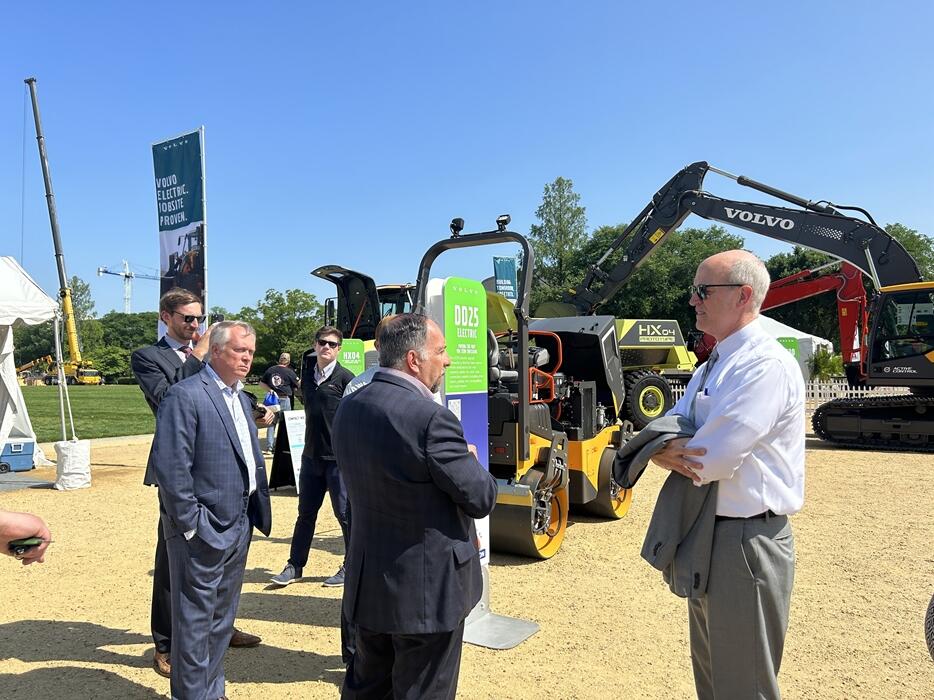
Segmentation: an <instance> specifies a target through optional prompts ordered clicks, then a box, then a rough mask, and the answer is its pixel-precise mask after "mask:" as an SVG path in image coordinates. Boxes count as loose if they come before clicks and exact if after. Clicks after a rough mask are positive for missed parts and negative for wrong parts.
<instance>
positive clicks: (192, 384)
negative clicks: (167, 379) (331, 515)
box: [148, 370, 272, 549]
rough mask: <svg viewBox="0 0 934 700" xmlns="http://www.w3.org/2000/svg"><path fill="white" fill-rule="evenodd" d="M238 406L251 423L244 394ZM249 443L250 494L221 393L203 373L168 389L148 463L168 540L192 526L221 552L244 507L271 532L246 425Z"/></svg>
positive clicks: (255, 443)
mask: <svg viewBox="0 0 934 700" xmlns="http://www.w3.org/2000/svg"><path fill="white" fill-rule="evenodd" d="M240 405H241V406H242V408H243V412H244V415H245V416H247V422H248V423H250V418H249V416H250V410H251V409H250V402H249V400H248V399H247V398H246V397H245V396H244V395H243V392H240ZM250 444H251V447H252V449H253V460H254V462H255V463H256V491H255V492H254V493H253V495H252V496H249V490H248V489H249V477H248V475H247V471H246V458H245V457H244V454H243V450H242V448H241V447H240V439H239V437H238V436H237V429H236V427H235V426H234V422H233V418H231V416H230V410H229V409H228V408H227V404H226V402H225V401H224V397H223V395H222V393H221V390H220V389H219V388H218V386H217V383H216V382H215V381H214V379H213V378H212V377H211V376H210V375H209V374H208V373H207V370H202V371H201V372H199V373H198V374H197V375H195V376H194V377H189V378H188V379H183V380H182V381H180V382H179V383H178V384H175V385H174V386H172V387H171V388H170V389H169V390H168V391H167V392H166V394H165V396H164V397H163V398H162V402H161V404H160V405H159V413H158V414H157V416H156V435H155V437H154V438H153V443H152V451H151V452H150V454H149V466H148V468H149V469H152V470H153V473H154V474H155V475H156V481H157V483H158V486H159V498H160V502H161V504H162V508H163V509H164V515H163V517H162V527H163V529H164V531H165V538H166V539H169V538H170V537H174V536H176V535H183V533H185V532H187V531H189V530H197V531H198V534H197V536H198V537H199V538H200V539H202V540H203V541H204V542H206V543H207V544H209V545H210V546H212V547H214V548H215V549H227V548H229V547H231V546H233V544H234V543H235V541H236V538H237V529H236V528H234V527H233V525H235V524H236V523H237V520H238V519H239V518H240V516H241V515H242V514H243V512H244V510H246V513H247V515H248V516H249V519H250V523H251V524H252V525H253V526H255V527H256V528H257V529H259V530H260V532H262V533H263V534H264V535H269V531H270V529H271V527H272V511H271V508H270V504H269V486H268V482H267V480H266V467H265V463H264V461H263V455H262V452H261V451H260V447H259V440H257V437H256V428H255V427H254V426H253V425H252V423H250ZM248 496H249V498H247V497H248Z"/></svg>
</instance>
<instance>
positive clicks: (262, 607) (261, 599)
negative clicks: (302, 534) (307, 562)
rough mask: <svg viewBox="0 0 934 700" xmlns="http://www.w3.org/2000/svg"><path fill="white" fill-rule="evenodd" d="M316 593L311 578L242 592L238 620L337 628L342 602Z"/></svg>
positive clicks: (319, 589)
mask: <svg viewBox="0 0 934 700" xmlns="http://www.w3.org/2000/svg"><path fill="white" fill-rule="evenodd" d="M286 590H287V591H288V592H286ZM319 591H321V584H320V583H319V582H317V581H315V580H314V579H312V580H310V581H308V580H306V579H302V581H299V582H297V583H293V584H291V585H289V586H288V587H287V588H286V589H285V590H283V589H282V588H278V589H269V590H266V591H263V592H262V593H259V592H254V591H245V592H243V593H241V594H240V607H239V608H238V609H237V619H238V620H248V619H249V620H266V621H267V622H285V623H287V624H292V625H315V626H317V627H339V626H340V622H341V599H340V598H324V597H319V596H318V595H317V594H318V592H319ZM257 648H258V649H259V648H262V647H257Z"/></svg>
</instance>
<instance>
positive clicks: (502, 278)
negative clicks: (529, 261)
mask: <svg viewBox="0 0 934 700" xmlns="http://www.w3.org/2000/svg"><path fill="white" fill-rule="evenodd" d="M493 278H494V279H495V280H496V291H497V292H499V293H500V294H502V295H503V296H504V297H506V298H507V299H509V301H515V300H516V297H517V296H518V295H517V293H516V290H517V289H518V288H519V283H518V282H517V281H516V259H515V258H497V257H494V258H493Z"/></svg>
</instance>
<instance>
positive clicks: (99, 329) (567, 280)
mask: <svg viewBox="0 0 934 700" xmlns="http://www.w3.org/2000/svg"><path fill="white" fill-rule="evenodd" d="M535 217H536V219H537V221H538V223H536V224H534V225H533V226H532V227H531V229H530V232H529V242H530V243H531V245H532V248H533V250H534V252H535V256H536V257H535V271H534V277H533V286H532V298H531V299H530V309H531V310H532V312H533V313H534V311H535V309H537V308H538V307H539V306H540V305H541V304H542V303H544V302H546V301H561V299H562V296H563V294H564V292H565V290H568V289H572V288H573V287H575V286H576V285H577V284H579V283H580V282H581V281H582V280H583V278H584V275H585V274H586V273H587V270H588V269H589V267H590V266H591V265H593V264H594V263H596V262H597V260H598V259H599V258H600V256H601V255H602V254H603V253H604V252H605V251H606V250H607V249H609V247H610V243H611V242H612V241H613V240H615V239H616V238H617V237H618V236H619V235H620V234H621V233H622V232H623V231H624V230H625V228H626V226H627V224H626V223H617V224H611V225H601V226H598V227H596V228H595V229H594V230H593V231H588V223H587V213H586V208H585V207H584V206H583V205H582V204H581V196H580V194H578V193H577V192H575V191H574V183H573V182H572V181H571V180H570V179H567V178H563V177H559V178H557V179H555V180H554V182H551V183H549V184H548V185H546V186H545V189H544V192H543V195H542V203H541V205H540V206H539V207H538V208H537V209H536V211H535ZM885 230H886V231H887V232H888V233H889V235H891V236H892V237H893V238H895V239H896V240H897V241H898V242H899V243H901V244H902V245H903V246H904V247H905V248H906V249H907V250H908V252H909V253H910V254H911V255H912V257H914V259H915V260H916V261H917V263H918V266H919V268H920V269H921V274H922V277H923V278H924V279H927V280H930V279H934V241H932V239H931V238H930V236H927V235H925V234H923V233H919V232H918V231H916V230H914V229H910V228H908V227H907V226H904V225H902V224H899V223H894V224H888V225H886V226H885ZM745 242H746V241H745V239H744V238H743V237H742V236H740V235H737V234H735V233H731V232H729V231H727V230H726V229H725V228H724V227H722V226H719V225H716V224H714V225H711V226H709V227H707V228H683V229H679V230H676V231H672V232H671V233H669V234H668V235H667V236H666V239H665V242H664V244H663V245H660V246H658V247H657V248H656V250H655V251H654V253H653V254H652V255H651V256H649V257H648V258H647V259H646V260H645V261H644V262H643V264H642V265H641V266H640V267H639V268H638V269H637V270H636V271H635V272H634V273H633V275H632V276H631V277H630V279H629V280H628V282H627V283H626V284H625V285H624V286H623V287H622V288H621V289H620V290H619V291H618V292H617V293H616V295H615V296H614V297H613V298H612V299H610V300H609V301H608V302H607V303H606V304H605V305H603V306H602V307H600V310H599V313H602V314H607V315H611V316H615V317H617V318H657V319H675V320H677V321H678V323H679V324H680V325H681V329H682V331H688V330H691V329H693V328H694V313H693V311H692V310H691V307H690V305H689V304H688V300H689V296H690V295H689V292H688V288H689V287H690V285H691V284H692V283H693V278H694V272H695V270H696V269H697V266H698V264H700V262H701V261H702V260H703V259H704V258H706V257H708V256H710V255H713V254H714V253H718V252H720V251H724V250H729V249H731V248H743V247H744V246H745ZM831 261H832V258H830V257H829V256H826V255H822V254H820V253H816V252H814V251H811V250H808V249H805V248H802V247H800V246H796V247H795V248H794V249H793V250H792V251H791V252H788V253H778V254H776V255H773V256H771V257H770V258H768V259H767V260H765V265H766V267H767V268H768V270H769V274H770V275H771V277H772V279H773V280H776V279H780V278H782V277H786V276H788V275H790V274H793V273H795V272H799V271H801V270H804V269H813V268H815V267H819V266H821V265H824V264H826V263H828V262H831ZM614 262H615V261H614V260H613V259H612V258H610V259H609V260H607V261H606V262H605V264H604V269H606V270H608V269H610V268H611V267H612V265H613V263H614ZM864 282H866V284H867V285H868V284H869V283H868V281H865V280H864ZM867 289H869V288H868V286H867ZM71 290H72V300H73V304H74V307H75V317H76V320H77V326H78V334H79V338H80V341H81V344H82V347H81V352H82V355H84V356H86V357H87V359H90V360H91V361H92V362H94V365H95V367H96V368H97V369H99V370H100V371H101V373H102V374H103V375H104V376H105V377H106V378H107V379H108V380H113V379H114V378H117V377H128V376H130V374H131V372H130V355H131V354H132V352H133V351H134V350H136V349H137V348H140V347H142V346H144V345H149V344H152V343H154V342H156V340H157V338H156V328H157V322H158V313H157V312H155V311H144V312H141V313H135V314H124V313H119V312H116V311H111V312H110V313H107V314H104V315H103V316H101V317H100V318H98V317H97V316H96V314H95V311H94V301H93V300H92V298H91V291H90V286H89V285H88V284H87V283H85V282H84V281H83V280H81V279H80V278H78V277H72V278H71ZM869 291H870V292H871V289H869ZM211 312H212V313H222V314H224V315H225V317H227V318H238V319H242V320H244V321H247V322H249V323H250V324H252V325H253V327H254V328H255V329H256V356H255V359H254V367H255V368H256V371H257V373H260V372H262V371H263V370H264V369H265V368H266V367H268V366H269V365H272V364H275V362H276V360H277V359H278V356H279V353H281V352H288V353H290V354H291V355H292V357H293V358H294V360H296V361H297V360H298V358H299V357H301V355H302V353H304V352H305V350H307V349H308V348H309V347H310V344H311V339H312V337H313V336H314V332H315V330H316V329H317V328H318V327H320V326H321V324H322V323H323V322H324V310H323V306H322V304H321V303H319V302H318V300H317V298H316V297H315V295H313V294H310V293H308V292H305V291H303V290H300V289H287V290H286V291H284V292H280V291H278V290H275V289H270V290H268V291H267V292H266V294H265V296H264V297H263V298H262V299H259V300H257V302H256V304H255V305H253V306H244V307H243V308H242V309H240V312H239V313H238V314H232V313H230V312H229V311H228V310H227V309H224V308H222V307H213V308H211ZM768 314H769V316H771V317H772V318H774V319H775V320H777V321H780V322H782V323H785V324H787V325H789V326H792V327H794V328H799V329H802V330H806V331H807V332H809V333H812V334H814V335H817V336H820V337H823V338H827V339H829V340H832V341H833V342H834V343H835V345H836V347H838V348H839V330H838V325H837V313H836V300H835V299H834V296H833V295H832V294H823V295H820V296H816V297H812V298H810V299H804V300H802V301H799V302H797V303H794V304H789V305H787V306H783V307H780V308H776V309H772V310H770V311H769V312H768ZM52 335H53V331H52V324H51V323H47V324H42V325H39V326H32V327H30V326H26V327H22V328H17V329H15V330H14V344H15V346H16V357H17V362H18V363H19V364H24V363H26V362H28V361H30V360H32V359H35V358H39V357H42V356H44V355H53V354H54V348H55V346H54V339H53V337H52ZM63 352H65V353H66V354H67V348H65V347H63Z"/></svg>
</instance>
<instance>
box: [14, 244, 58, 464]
mask: <svg viewBox="0 0 934 700" xmlns="http://www.w3.org/2000/svg"><path fill="white" fill-rule="evenodd" d="M57 310H58V303H57V302H56V301H55V300H54V299H52V298H51V297H50V296H49V295H48V294H46V293H45V292H43V291H42V289H41V288H40V287H39V285H38V284H36V283H35V281H34V280H33V279H32V277H30V276H29V275H28V274H26V271H25V270H23V268H22V267H20V265H19V263H17V262H16V260H14V259H13V258H11V257H0V450H2V449H3V447H5V446H6V444H7V442H8V441H9V440H11V439H27V440H28V439H31V440H33V441H35V439H36V434H35V433H34V432H33V429H32V423H30V421H29V413H28V412H27V411H26V402H25V401H24V400H23V392H22V391H20V388H19V384H18V383H17V381H16V363H15V362H14V360H13V324H15V323H16V322H21V323H24V324H27V325H30V326H32V325H36V324H38V323H44V322H45V321H49V320H51V319H52V318H54V317H55V314H56V312H57ZM30 359H31V358H30ZM42 460H44V457H43V456H42V453H41V452H39V451H38V450H37V451H36V453H35V461H37V462H41V461H42Z"/></svg>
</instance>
